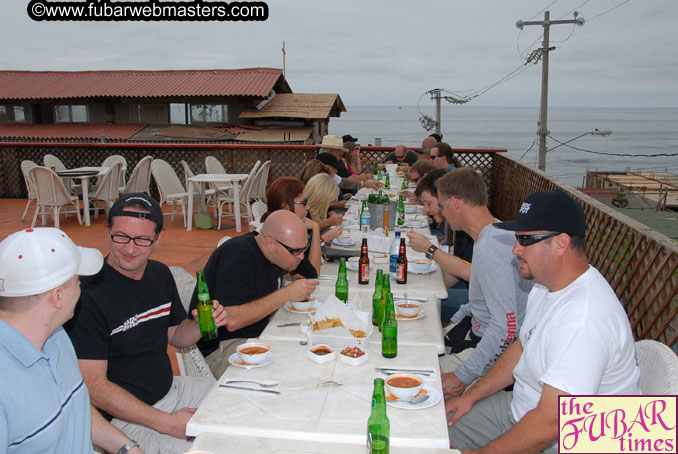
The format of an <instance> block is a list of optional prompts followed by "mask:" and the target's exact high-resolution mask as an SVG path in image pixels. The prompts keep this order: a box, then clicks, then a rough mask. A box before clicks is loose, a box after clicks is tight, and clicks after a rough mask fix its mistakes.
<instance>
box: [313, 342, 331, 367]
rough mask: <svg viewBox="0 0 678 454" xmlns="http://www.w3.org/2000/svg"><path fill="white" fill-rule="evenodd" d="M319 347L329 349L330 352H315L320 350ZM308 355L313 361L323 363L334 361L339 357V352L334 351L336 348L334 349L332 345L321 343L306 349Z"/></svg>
mask: <svg viewBox="0 0 678 454" xmlns="http://www.w3.org/2000/svg"><path fill="white" fill-rule="evenodd" d="M318 349H327V350H329V351H330V353H326V354H324V355H322V354H320V355H319V354H317V353H315V351H316V350H318ZM306 356H307V357H308V359H310V360H311V361H315V362H316V363H318V364H323V363H327V362H330V361H334V360H335V359H336V357H337V354H336V352H335V351H334V349H332V347H329V346H327V345H325V344H320V345H314V346H313V347H311V348H309V349H308V350H306Z"/></svg>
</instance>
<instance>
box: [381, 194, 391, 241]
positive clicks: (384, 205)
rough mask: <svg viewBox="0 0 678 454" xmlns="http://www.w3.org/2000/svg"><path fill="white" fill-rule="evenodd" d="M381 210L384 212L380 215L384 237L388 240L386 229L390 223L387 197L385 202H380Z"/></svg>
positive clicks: (389, 207)
mask: <svg viewBox="0 0 678 454" xmlns="http://www.w3.org/2000/svg"><path fill="white" fill-rule="evenodd" d="M382 209H383V210H384V212H383V215H382V227H383V228H384V235H386V238H388V228H389V224H390V221H391V213H390V209H391V202H389V200H388V196H386V200H384V201H383V202H382Z"/></svg>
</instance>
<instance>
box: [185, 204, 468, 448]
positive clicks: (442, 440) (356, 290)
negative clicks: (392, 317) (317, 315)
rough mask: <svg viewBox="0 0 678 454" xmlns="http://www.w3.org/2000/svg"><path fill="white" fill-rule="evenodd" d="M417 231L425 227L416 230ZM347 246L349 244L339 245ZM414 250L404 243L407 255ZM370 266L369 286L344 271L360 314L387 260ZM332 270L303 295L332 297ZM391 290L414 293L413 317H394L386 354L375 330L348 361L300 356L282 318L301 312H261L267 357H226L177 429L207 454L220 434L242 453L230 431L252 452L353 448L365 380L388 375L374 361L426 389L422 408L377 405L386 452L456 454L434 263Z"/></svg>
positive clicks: (300, 345) (296, 335) (360, 426)
mask: <svg viewBox="0 0 678 454" xmlns="http://www.w3.org/2000/svg"><path fill="white" fill-rule="evenodd" d="M359 202H360V201H359V200H353V201H352V202H350V203H349V204H348V211H347V216H346V219H347V220H350V219H355V215H356V205H358V206H359ZM348 230H350V231H351V235H352V237H353V236H354V235H355V236H356V237H359V236H360V235H361V233H360V232H358V231H356V230H355V229H354V228H348ZM407 230H409V229H407ZM417 231H419V232H421V233H424V234H427V232H428V233H430V231H428V229H426V228H423V229H417ZM353 247H359V246H356V245H353V246H349V248H353ZM422 255H423V254H422ZM417 256H418V254H417V253H415V252H414V251H412V250H410V249H409V247H408V258H410V257H412V258H415V257H417ZM370 268H371V271H370V285H359V284H358V282H357V273H356V272H353V271H348V280H349V301H350V302H351V304H352V305H353V306H354V307H356V308H357V309H359V310H363V311H365V312H368V313H371V310H372V307H371V306H372V293H373V291H374V278H375V276H376V269H377V268H382V269H383V270H385V271H386V272H388V263H384V264H375V265H372V266H371V267H370ZM337 270H338V263H337V262H333V263H328V262H325V261H324V262H323V265H322V274H321V279H320V285H319V286H318V287H317V289H316V292H315V293H314V295H313V296H314V297H315V298H316V299H317V300H318V301H321V302H322V301H324V300H325V299H326V298H327V297H329V296H330V295H334V285H335V280H334V279H333V277H336V275H337ZM391 289H392V292H393V294H394V298H396V301H397V300H398V299H399V298H404V297H405V294H407V298H408V299H409V300H418V302H421V304H422V307H423V314H422V316H421V317H418V318H417V319H413V320H402V319H401V320H399V321H398V355H397V356H396V357H395V358H393V359H386V358H384V357H383V356H382V354H381V335H380V333H379V331H378V330H377V329H376V328H375V329H373V330H372V333H371V337H370V338H369V339H368V340H367V342H366V343H364V344H363V346H364V349H365V351H367V353H368V356H369V357H368V359H367V361H366V362H364V363H363V364H360V365H358V366H354V365H349V364H346V363H344V362H343V361H341V360H340V359H339V358H337V359H334V360H332V361H330V362H327V363H324V364H317V363H316V362H313V361H311V360H310V359H309V358H308V357H307V356H308V352H307V350H308V349H309V348H310V345H307V344H308V342H309V341H310V340H311V338H310V337H308V336H307V335H306V334H305V333H304V332H302V330H301V327H300V326H289V325H288V324H290V323H301V322H303V321H304V320H307V319H308V317H309V316H308V314H305V313H298V312H297V311H292V310H290V307H289V305H287V304H286V305H284V306H283V307H281V308H280V309H279V310H278V311H276V312H275V313H274V314H273V315H272V316H271V317H270V319H269V323H268V325H267V327H266V329H265V330H264V331H263V332H262V334H261V336H260V337H259V338H257V339H251V340H252V341H259V342H264V343H266V344H268V345H269V346H271V355H272V356H271V357H272V361H271V362H270V363H265V364H262V365H261V366H258V367H243V365H242V364H238V360H237V358H236V357H232V362H231V366H230V367H229V368H228V369H226V371H225V372H224V374H223V375H222V376H221V377H219V379H218V380H217V384H216V385H215V386H214V387H213V388H212V390H211V391H210V392H209V394H208V395H207V397H206V398H205V400H204V401H203V403H202V404H201V405H200V407H199V408H198V410H197V411H196V413H195V414H194V415H193V417H192V418H191V420H190V421H189V423H188V425H187V435H188V436H196V437H197V438H196V439H195V443H194V446H193V448H194V449H195V450H203V449H204V450H207V451H209V452H214V453H215V454H217V453H220V452H227V451H226V450H222V449H221V448H219V449H216V446H222V445H220V444H219V443H220V440H221V441H224V440H232V439H233V440H235V441H233V442H232V444H231V445H230V446H231V447H232V448H233V450H232V451H231V450H229V451H228V452H240V450H242V452H245V451H244V449H246V448H244V447H245V446H248V443H247V442H243V443H239V442H237V439H234V438H233V437H244V438H245V439H251V440H252V441H251V443H256V445H257V446H261V447H262V448H261V450H259V449H257V450H256V451H257V452H280V449H283V446H289V447H290V452H292V451H296V452H300V451H304V449H302V447H303V446H307V447H308V452H317V453H332V452H357V451H356V449H361V451H362V450H364V446H365V440H366V424H367V419H368V417H369V414H370V402H371V396H372V390H373V381H374V378H377V377H381V378H385V379H386V378H388V374H386V373H384V372H381V371H379V370H377V368H384V367H388V368H397V369H404V370H413V371H419V374H420V376H421V378H422V380H423V382H424V388H425V389H426V391H427V393H428V394H429V400H428V404H426V405H423V408H421V407H417V408H410V407H408V404H406V403H401V402H396V403H393V402H388V403H387V407H388V408H387V414H388V417H389V420H390V423H391V446H392V447H393V452H396V453H397V452H405V451H407V452H412V453H418V452H421V453H422V454H423V453H426V452H429V453H434V452H447V453H451V452H458V451H451V450H449V437H448V428H447V419H446V417H445V409H444V399H443V398H442V383H441V380H440V369H439V366H438V355H439V354H441V353H444V344H443V333H442V328H441V325H440V312H439V310H440V309H439V307H440V306H439V305H440V299H441V298H442V297H443V296H447V291H446V289H445V287H444V284H443V283H442V273H441V270H439V269H434V270H433V271H431V272H429V273H424V274H416V273H409V275H408V282H407V284H405V285H398V284H395V283H392V286H391ZM281 325H287V326H281ZM337 353H339V352H337ZM337 356H339V355H337ZM237 380H252V381H255V382H260V383H264V384H273V385H274V386H273V387H272V388H267V389H266V390H263V389H262V388H261V387H260V386H259V385H258V384H255V383H247V382H242V381H241V382H237ZM230 382H233V383H230ZM224 385H225V386H224ZM241 388H245V389H241ZM247 388H249V389H247ZM274 441H276V443H274ZM277 441H280V443H282V445H279V444H278V443H277ZM249 446H252V445H249ZM274 446H277V447H278V449H274V448H273V447H274ZM248 452H251V450H250V451H248ZM304 452H306V451H304Z"/></svg>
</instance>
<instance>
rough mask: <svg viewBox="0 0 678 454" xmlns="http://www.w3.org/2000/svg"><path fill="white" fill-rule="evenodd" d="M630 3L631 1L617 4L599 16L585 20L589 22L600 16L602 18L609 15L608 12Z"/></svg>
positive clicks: (627, 0)
mask: <svg viewBox="0 0 678 454" xmlns="http://www.w3.org/2000/svg"><path fill="white" fill-rule="evenodd" d="M630 1H631V0H626V1H624V2H621V3H620V4H618V5H617V6H613V7H612V8H610V9H608V10H605V11H603V12H602V13H600V14H598V15H596V16H593V17H591V18H590V19H587V21H589V22H591V21H592V20H593V19H597V18H599V17H600V16H604V15H605V14H607V13H609V12H610V11H612V10H615V9H617V8H619V7H620V6H623V5H626V4H627V3H628V2H630Z"/></svg>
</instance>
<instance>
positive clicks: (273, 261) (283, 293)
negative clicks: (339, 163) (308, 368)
mask: <svg viewBox="0 0 678 454" xmlns="http://www.w3.org/2000/svg"><path fill="white" fill-rule="evenodd" d="M308 247H309V243H308V236H307V234H306V227H305V226H304V223H303V222H302V221H301V219H299V217H298V216H297V215H296V214H294V213H292V212H291V211H287V210H278V211H274V212H273V213H271V214H270V215H269V216H268V217H267V218H266V221H265V222H264V225H263V226H262V227H261V233H257V232H251V233H247V234H245V235H241V236H238V237H235V238H232V239H230V240H228V241H226V242H225V243H224V244H222V245H221V246H219V247H218V248H217V249H215V251H214V252H213V253H212V255H211V256H210V258H209V260H208V261H207V265H205V269H204V271H205V280H206V281H207V287H208V288H209V290H210V295H211V296H212V298H214V299H216V300H218V301H220V302H221V303H222V304H223V305H224V307H225V309H226V314H227V319H228V321H227V323H226V324H225V325H224V326H223V327H221V328H219V335H218V337H217V339H215V340H201V341H200V342H198V347H199V348H200V351H201V352H202V354H203V355H204V356H205V358H206V359H207V363H208V364H209V366H210V369H211V370H212V372H213V373H214V375H215V376H216V377H220V376H221V375H222V374H223V373H224V371H225V370H226V368H227V367H228V365H229V363H228V357H229V356H230V355H231V354H232V353H234V352H235V348H236V347H237V346H238V345H240V344H242V343H243V342H244V341H245V340H246V339H247V338H250V337H258V336H259V335H260V334H261V332H262V331H263V330H264V328H266V325H267V324H268V317H269V316H270V315H271V314H273V313H274V312H275V311H277V310H278V309H279V308H280V307H281V306H282V305H283V304H285V303H286V302H287V301H302V300H303V299H304V298H308V297H309V296H311V293H313V291H314V290H315V288H316V286H317V285H318V281H316V280H311V279H298V280H296V281H294V282H292V283H291V284H290V285H288V286H287V287H282V288H281V284H282V279H283V275H284V274H285V273H286V272H289V271H294V270H295V269H296V268H297V267H298V266H299V263H300V262H301V260H302V259H303V258H304V252H305V251H306V249H308ZM197 301H198V295H197V287H196V290H195V291H194V292H193V298H192V299H191V309H193V308H195V307H196V304H197Z"/></svg>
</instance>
